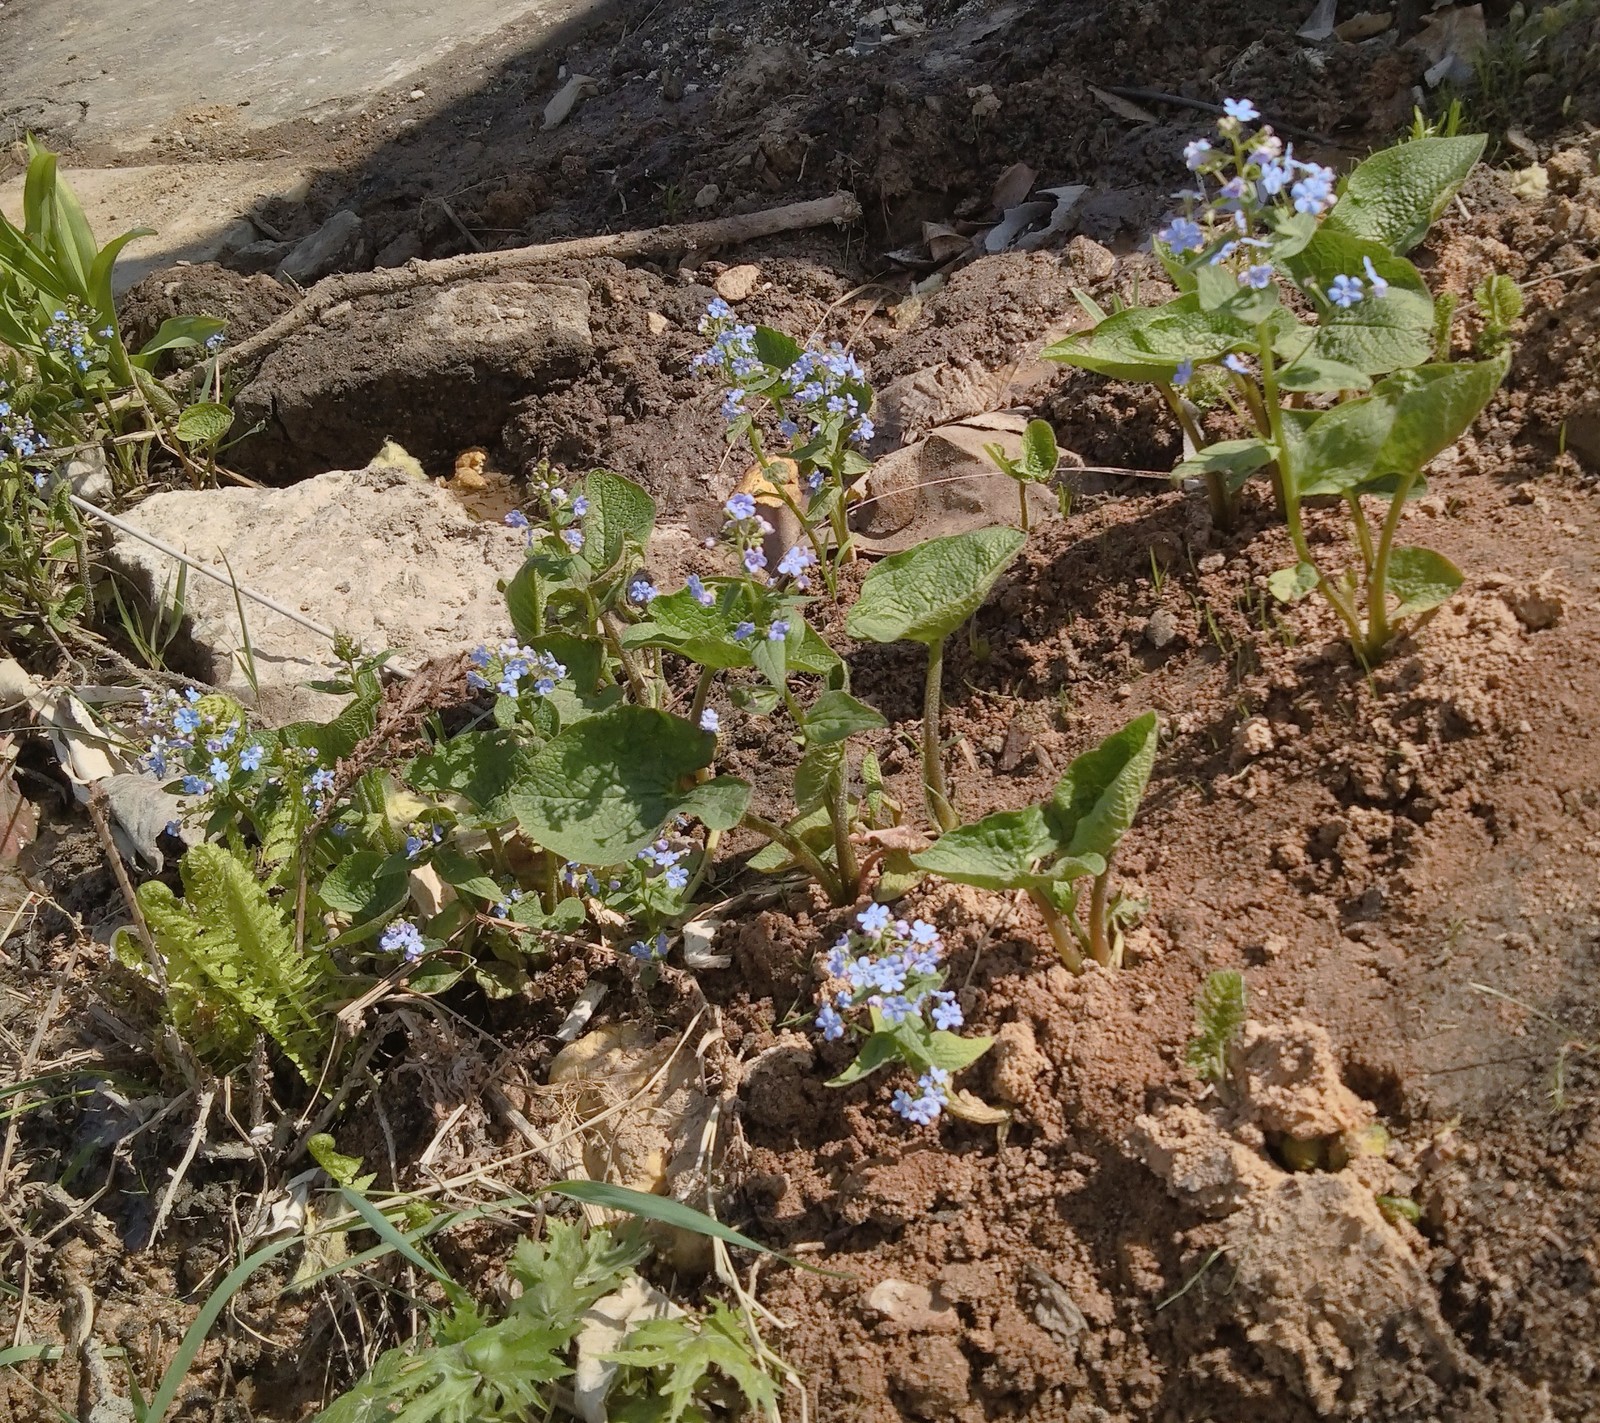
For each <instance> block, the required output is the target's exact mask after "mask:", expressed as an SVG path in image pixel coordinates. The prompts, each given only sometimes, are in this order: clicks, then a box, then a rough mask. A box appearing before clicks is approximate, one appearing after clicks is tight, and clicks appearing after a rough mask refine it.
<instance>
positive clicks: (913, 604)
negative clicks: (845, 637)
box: [845, 528, 1027, 643]
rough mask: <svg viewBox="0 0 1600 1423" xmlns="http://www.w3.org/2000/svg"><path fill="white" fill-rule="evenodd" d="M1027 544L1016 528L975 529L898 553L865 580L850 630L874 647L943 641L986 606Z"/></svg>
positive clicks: (849, 622) (852, 612) (847, 625)
mask: <svg viewBox="0 0 1600 1423" xmlns="http://www.w3.org/2000/svg"><path fill="white" fill-rule="evenodd" d="M1026 541H1027V536H1026V535H1025V534H1023V533H1021V532H1020V531H1019V530H1017V529H1006V528H992V529H975V530H973V531H972V532H971V533H966V534H952V535H950V536H949V537H947V538H942V539H930V540H929V541H928V542H927V543H923V544H918V545H917V546H916V547H915V548H910V549H907V550H906V551H905V552H904V553H897V554H894V555H893V556H892V557H889V558H886V559H884V561H883V562H882V563H880V564H878V566H877V567H876V568H874V569H873V570H872V572H871V573H869V574H868V575H867V576H866V579H865V580H864V581H863V583H862V585H861V596H860V597H859V598H858V599H857V600H856V605H855V606H854V607H853V608H851V609H850V615H849V617H848V618H846V619H845V630H846V631H847V632H848V633H849V634H850V636H851V637H856V638H864V639H866V640H868V641H870V642H900V641H902V640H905V641H911V642H922V643H934V642H938V641H939V640H940V639H941V638H945V637H948V636H949V635H950V634H951V633H953V632H954V631H955V630H956V629H957V628H958V627H960V626H961V624H962V623H964V622H965V621H966V620H967V619H968V618H969V617H971V616H972V614H973V613H975V612H976V611H977V610H978V608H979V607H981V606H982V604H983V600H984V599H985V598H987V597H988V596H989V589H990V588H992V587H993V586H994V581H995V579H996V578H998V577H999V576H1000V574H1001V572H1002V571H1003V570H1004V569H1005V567H1006V565H1007V564H1009V563H1010V562H1011V560H1012V559H1014V558H1015V557H1016V556H1017V553H1018V552H1019V551H1020V550H1021V548H1022V545H1023V544H1024V543H1025V542H1026Z"/></svg>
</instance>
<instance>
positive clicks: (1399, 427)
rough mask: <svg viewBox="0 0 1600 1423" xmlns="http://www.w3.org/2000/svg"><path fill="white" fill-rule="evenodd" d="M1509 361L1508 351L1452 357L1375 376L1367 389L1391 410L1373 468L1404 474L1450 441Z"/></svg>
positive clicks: (1500, 377) (1475, 414) (1466, 423)
mask: <svg viewBox="0 0 1600 1423" xmlns="http://www.w3.org/2000/svg"><path fill="white" fill-rule="evenodd" d="M1510 363H1511V358H1510V356H1509V355H1501V356H1498V357H1496V358H1495V359H1494V360H1490V361H1476V362H1471V361H1453V362H1447V363H1444V364H1440V365H1431V366H1421V367H1419V368H1418V369H1416V370H1413V371H1406V372H1404V373H1403V374H1401V375H1399V376H1394V377H1392V378H1391V379H1389V380H1386V381H1383V382H1381V383H1380V384H1379V385H1378V387H1377V388H1376V390H1375V391H1374V392H1373V393H1374V395H1376V396H1381V397H1383V398H1385V399H1388V400H1390V401H1392V402H1393V403H1394V415H1393V421H1392V428H1391V430H1390V432H1389V436H1388V438H1387V439H1386V440H1385V441H1384V443H1383V447H1382V449H1381V450H1380V451H1379V452H1378V454H1377V456H1376V472H1377V473H1379V474H1391V473H1399V474H1409V473H1411V472H1413V471H1415V470H1420V469H1421V468H1422V467H1423V466H1424V465H1426V464H1427V463H1428V461H1429V460H1431V459H1432V458H1433V457H1434V456H1435V455H1437V454H1439V453H1440V451H1442V450H1446V449H1448V448H1449V447H1450V446H1451V445H1453V444H1455V442H1456V441H1457V440H1459V439H1460V438H1461V436H1462V435H1464V434H1465V433H1466V432H1467V429H1468V427H1469V426H1471V424H1472V422H1473V421H1474V420H1476V419H1477V418H1478V412H1479V411H1481V410H1482V409H1483V407H1484V406H1485V405H1486V404H1488V401H1489V397H1490V396H1492V395H1493V394H1494V393H1495V390H1496V389H1497V388H1498V387H1499V385H1500V382H1501V381H1502V380H1503V379H1504V378H1505V374H1506V371H1507V369H1508V368H1509V366H1510ZM1323 418H1324V419H1326V418H1327V417H1326V416H1325V417H1323ZM1320 423H1321V421H1319V422H1318V424H1320Z"/></svg>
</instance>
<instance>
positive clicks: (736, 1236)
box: [545, 1181, 783, 1259]
mask: <svg viewBox="0 0 1600 1423" xmlns="http://www.w3.org/2000/svg"><path fill="white" fill-rule="evenodd" d="M545 1189H546V1190H548V1191H554V1192H555V1193H556V1194H557V1195H558V1196H566V1197H567V1198H568V1199H569V1200H574V1201H578V1202H581V1203H582V1204H583V1205H586V1206H599V1207H600V1209H601V1210H607V1211H627V1212H628V1214H629V1215H636V1216H641V1217H642V1218H643V1219H645V1220H658V1221H660V1222H661V1223H662V1224H663V1225H672V1226H676V1227H677V1228H678V1229H679V1230H692V1231H693V1232H694V1233H695V1234H696V1235H706V1236H711V1237H713V1238H715V1239H717V1240H720V1241H723V1242H724V1243H725V1244H728V1245H737V1246H739V1247H740V1249H743V1250H754V1251H755V1252H756V1254H758V1255H777V1256H778V1258H779V1259H782V1258H783V1257H782V1256H781V1255H779V1254H778V1252H777V1251H776V1250H773V1249H772V1248H771V1247H770V1246H766V1245H763V1244H761V1243H760V1242H759V1241H756V1240H752V1239H751V1238H750V1237H749V1236H748V1235H741V1234H740V1233H739V1232H738V1231H737V1230H734V1229H733V1228H732V1227H731V1226H726V1225H724V1224H723V1223H722V1222H721V1221H720V1220H716V1219H714V1218H713V1217H711V1216H708V1215H707V1214H706V1213H705V1212H704V1211H697V1210H696V1209H695V1208H694V1207H693V1206H686V1205H684V1203H683V1202H682V1201H675V1200H673V1199H672V1198H671V1197H670V1196H653V1195H651V1194H649V1193H648V1192H647V1191H635V1190H634V1189H632V1187H629V1186H614V1185H612V1184H611V1182H609V1181H552V1182H551V1183H550V1184H549V1185H548V1186H547V1187H545Z"/></svg>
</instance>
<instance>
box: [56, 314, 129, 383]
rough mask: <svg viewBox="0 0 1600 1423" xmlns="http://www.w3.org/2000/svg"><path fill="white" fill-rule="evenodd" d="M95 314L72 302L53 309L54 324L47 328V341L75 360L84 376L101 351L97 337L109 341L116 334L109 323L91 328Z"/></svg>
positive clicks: (73, 361) (61, 353)
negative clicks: (99, 328)
mask: <svg viewBox="0 0 1600 1423" xmlns="http://www.w3.org/2000/svg"><path fill="white" fill-rule="evenodd" d="M93 316H94V313H93V312H92V311H90V310H89V309H88V308H87V307H85V306H83V305H82V304H81V303H79V302H72V303H71V304H70V305H69V306H68V307H67V308H66V309H64V310H58V311H53V312H51V313H50V324H49V325H48V326H46V327H45V329H44V344H45V345H46V346H47V347H48V348H49V349H50V350H52V351H55V352H56V353H58V354H59V355H63V356H65V357H66V358H67V359H68V360H69V361H71V362H72V364H73V365H74V366H75V367H76V368H77V370H78V373H79V374H80V375H83V374H87V373H88V371H89V369H90V368H91V367H92V366H93V365H94V363H95V360H96V359H97V358H98V357H99V355H100V354H101V349H102V348H101V347H100V346H98V345H97V344H96V337H98V338H99V339H100V340H101V341H109V340H110V339H111V337H112V334H113V333H112V330H111V328H110V327H109V326H107V327H105V328H104V329H102V330H100V331H98V332H95V331H91V330H90V329H89V321H90V319H91V318H92V317H93Z"/></svg>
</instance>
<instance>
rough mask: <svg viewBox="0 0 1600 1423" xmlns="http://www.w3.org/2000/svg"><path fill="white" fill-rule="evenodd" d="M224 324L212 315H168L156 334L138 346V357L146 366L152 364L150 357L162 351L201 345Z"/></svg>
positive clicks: (224, 323)
mask: <svg viewBox="0 0 1600 1423" xmlns="http://www.w3.org/2000/svg"><path fill="white" fill-rule="evenodd" d="M226 325H227V323H226V322H223V321H218V320H217V318H216V317H214V316H169V317H168V318H167V319H166V320H165V321H163V322H162V323H161V326H160V328H159V329H158V330H157V331H156V334H155V335H154V336H152V337H151V338H150V339H149V340H148V341H146V342H145V343H144V345H142V346H141V347H139V359H140V361H141V363H142V364H144V365H145V366H146V367H147V368H148V367H149V366H150V365H152V364H153V360H152V359H151V358H153V357H155V356H159V355H160V354H161V353H162V352H163V351H179V350H184V349H187V348H189V347H193V346H203V345H205V343H206V342H207V341H208V340H210V339H211V337H213V336H215V335H216V334H217V333H218V332H220V331H221V330H222V329H223V328H224V326H226Z"/></svg>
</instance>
